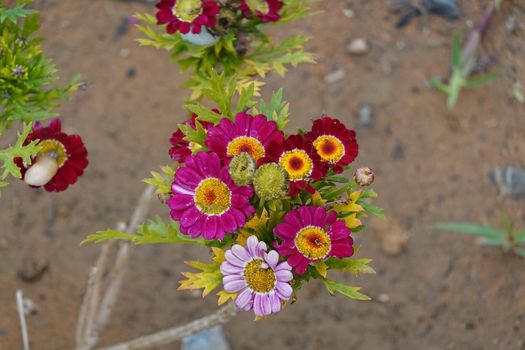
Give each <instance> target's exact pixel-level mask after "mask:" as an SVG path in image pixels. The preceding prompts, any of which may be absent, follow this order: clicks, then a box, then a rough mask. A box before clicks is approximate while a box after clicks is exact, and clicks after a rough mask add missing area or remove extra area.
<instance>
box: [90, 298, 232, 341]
mask: <svg viewBox="0 0 525 350" xmlns="http://www.w3.org/2000/svg"><path fill="white" fill-rule="evenodd" d="M237 313H238V309H237V307H236V306H235V305H234V304H233V303H231V302H230V303H228V304H226V305H225V306H223V307H222V308H220V309H218V310H217V311H215V312H214V313H212V314H211V315H208V316H205V317H202V318H199V319H197V320H195V321H192V322H190V323H187V324H185V325H183V326H179V327H173V328H169V329H165V330H163V331H160V332H157V333H154V334H150V335H145V336H142V337H139V338H136V339H134V340H131V341H128V342H124V343H120V344H117V345H113V346H109V347H106V348H101V349H99V350H132V349H133V350H144V349H151V348H155V347H158V346H162V345H167V344H170V343H172V342H174V341H177V340H180V339H182V338H184V337H187V336H189V335H192V334H195V333H199V332H202V331H204V330H206V329H209V328H212V327H214V326H217V325H220V324H225V323H227V322H228V321H230V320H231V319H232V318H233V317H235V316H236V315H237Z"/></svg>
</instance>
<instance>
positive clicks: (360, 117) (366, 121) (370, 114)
mask: <svg viewBox="0 0 525 350" xmlns="http://www.w3.org/2000/svg"><path fill="white" fill-rule="evenodd" d="M357 121H358V123H359V124H361V125H363V126H370V125H372V123H373V122H374V111H373V109H372V106H371V105H370V104H368V103H363V104H362V105H361V106H360V107H359V111H358V112H357Z"/></svg>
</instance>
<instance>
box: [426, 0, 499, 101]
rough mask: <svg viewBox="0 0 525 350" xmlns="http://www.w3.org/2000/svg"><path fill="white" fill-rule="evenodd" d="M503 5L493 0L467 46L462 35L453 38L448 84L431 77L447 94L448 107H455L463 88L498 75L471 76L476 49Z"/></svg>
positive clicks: (438, 88) (438, 87)
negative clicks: (463, 42)
mask: <svg viewBox="0 0 525 350" xmlns="http://www.w3.org/2000/svg"><path fill="white" fill-rule="evenodd" d="M500 6H501V0H500V1H498V0H496V1H491V2H490V3H489V5H488V6H487V8H486V9H485V13H484V15H483V18H482V20H481V22H480V24H479V25H478V26H477V27H476V28H475V29H474V30H473V31H472V32H471V34H470V36H469V39H468V41H467V43H466V45H465V47H464V48H463V49H462V48H461V35H460V34H456V35H455V36H454V39H453V40H452V73H451V75H450V78H449V80H448V84H446V83H445V82H443V81H442V80H441V79H440V78H438V77H433V78H431V79H430V84H431V85H432V87H433V88H435V89H436V90H437V91H439V92H442V93H443V94H445V95H447V107H448V108H449V109H451V110H452V109H454V107H455V106H456V104H457V101H458V99H459V95H460V93H461V90H462V89H463V88H475V87H478V86H481V85H484V84H486V83H488V82H490V81H492V80H494V79H495V78H497V77H498V75H497V74H495V73H489V74H485V75H481V76H477V77H471V74H472V73H473V71H474V69H475V67H476V63H477V59H476V51H477V48H478V46H479V44H480V42H481V39H482V38H483V35H484V34H485V33H486V31H487V29H488V26H489V23H490V20H491V19H492V17H493V16H494V13H495V12H496V10H497V9H499V8H500Z"/></svg>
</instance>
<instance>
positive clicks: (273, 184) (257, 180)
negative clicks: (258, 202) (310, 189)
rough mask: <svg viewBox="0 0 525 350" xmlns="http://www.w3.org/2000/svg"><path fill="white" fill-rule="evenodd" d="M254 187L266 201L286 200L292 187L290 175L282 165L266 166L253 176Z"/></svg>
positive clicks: (272, 164)
mask: <svg viewBox="0 0 525 350" xmlns="http://www.w3.org/2000/svg"><path fill="white" fill-rule="evenodd" d="M253 187H254V189H255V193H256V194H257V196H259V198H261V199H263V200H265V201H269V200H274V199H281V198H284V196H286V194H287V193H288V189H289V187H290V181H289V177H288V173H287V172H286V170H285V169H284V168H283V167H282V166H281V165H280V164H277V163H268V164H264V165H263V166H261V167H260V168H259V169H257V171H256V172H255V175H254V176H253Z"/></svg>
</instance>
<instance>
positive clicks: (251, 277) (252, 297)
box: [221, 236, 293, 317]
mask: <svg viewBox="0 0 525 350" xmlns="http://www.w3.org/2000/svg"><path fill="white" fill-rule="evenodd" d="M267 250H268V247H267V245H266V243H264V242H262V241H259V240H258V239H257V237H255V236H250V237H248V240H247V241H246V247H243V246H241V245H239V244H235V245H234V246H233V247H232V248H231V249H230V250H227V251H226V252H225V254H224V256H225V261H224V262H223V263H222V264H221V273H222V274H223V276H224V277H223V285H224V290H225V291H226V292H228V293H237V297H236V298H235V305H236V306H237V307H238V308H240V309H242V310H245V311H249V310H253V312H254V313H255V315H256V316H259V317H263V316H268V315H270V314H272V313H276V312H279V311H280V310H281V307H282V302H284V301H287V300H289V299H290V297H291V295H292V287H291V286H290V283H289V282H290V281H291V280H292V279H293V274H292V272H291V267H290V265H289V264H288V263H287V262H281V263H279V254H278V253H277V252H276V251H275V250H271V251H269V252H267Z"/></svg>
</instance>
